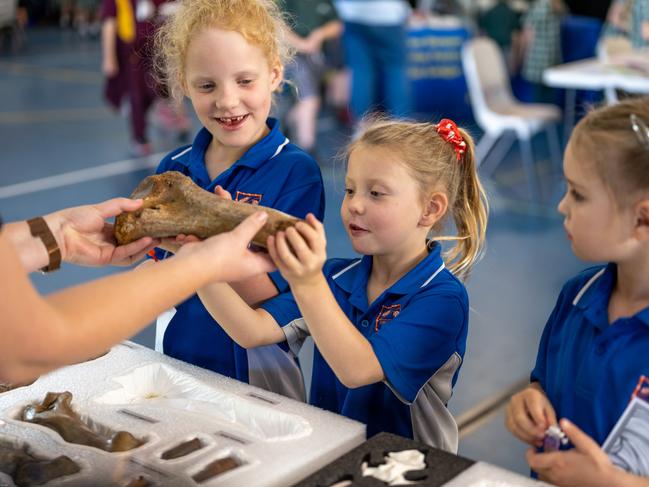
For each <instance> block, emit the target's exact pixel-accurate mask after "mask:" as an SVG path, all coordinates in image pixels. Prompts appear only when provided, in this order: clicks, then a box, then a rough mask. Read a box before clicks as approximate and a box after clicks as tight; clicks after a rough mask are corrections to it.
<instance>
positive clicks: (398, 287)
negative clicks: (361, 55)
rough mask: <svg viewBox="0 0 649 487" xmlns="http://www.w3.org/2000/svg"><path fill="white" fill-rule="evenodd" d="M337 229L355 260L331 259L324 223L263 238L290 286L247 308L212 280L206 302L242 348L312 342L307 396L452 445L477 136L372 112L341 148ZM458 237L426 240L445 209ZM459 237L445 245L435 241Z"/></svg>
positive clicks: (473, 235) (478, 217)
mask: <svg viewBox="0 0 649 487" xmlns="http://www.w3.org/2000/svg"><path fill="white" fill-rule="evenodd" d="M347 155H348V167H347V176H346V183H345V185H346V196H345V199H344V201H343V205H342V208H341V216H342V220H343V223H344V225H345V229H346V230H347V233H348V235H349V238H350V239H351V242H352V245H353V247H354V249H355V250H356V251H357V252H358V253H359V254H362V255H363V257H362V258H360V259H330V260H326V252H325V234H324V231H323V227H322V224H321V223H320V222H319V221H318V220H317V219H316V218H315V217H314V216H313V215H309V216H308V217H307V219H306V222H301V223H298V224H297V225H296V226H295V228H291V229H289V230H287V231H286V232H285V233H282V232H280V233H279V234H277V236H276V237H275V238H271V239H269V240H268V248H269V253H270V255H271V257H272V258H273V260H274V262H275V264H276V265H277V267H278V268H279V270H280V271H281V272H282V275H283V276H284V277H285V278H286V280H287V281H288V282H289V284H290V287H291V292H289V293H285V294H282V295H280V296H278V297H276V298H274V299H273V300H270V301H268V302H266V303H264V304H263V305H262V308H261V309H256V310H255V309H252V308H251V307H250V306H248V305H246V303H245V302H244V301H243V300H242V299H241V298H239V297H238V296H237V294H236V293H235V292H234V291H232V289H231V288H229V287H228V285H227V284H225V285H223V286H218V285H215V286H211V285H210V286H208V287H206V288H203V289H202V290H201V291H200V292H201V293H203V294H210V295H211V296H212V297H213V302H214V303H215V306H214V307H213V308H212V307H209V306H208V309H209V310H210V312H212V314H213V316H215V317H216V318H217V319H218V321H219V322H220V323H221V324H222V326H223V327H224V328H225V329H226V330H227V331H228V333H229V334H230V336H232V337H233V338H234V340H235V341H237V343H239V344H241V345H242V346H244V347H246V348H252V347H257V346H260V345H266V344H269V343H278V342H284V341H286V342H287V343H288V345H289V347H290V348H291V350H293V351H294V352H297V351H298V350H299V348H300V346H301V344H302V343H303V341H304V339H305V338H306V336H307V335H311V336H312V337H313V339H314V341H315V344H316V350H315V356H314V364H313V377H312V386H311V393H310V402H311V403H312V404H313V405H316V406H319V407H322V408H325V409H328V410H330V411H334V412H336V413H340V414H343V415H345V416H348V417H350V418H353V419H356V420H358V421H362V422H364V423H366V424H367V433H368V435H373V434H375V433H377V432H380V431H389V432H392V433H397V434H400V435H403V436H408V437H411V438H415V439H417V440H420V441H424V442H426V443H428V444H431V445H435V446H437V447H440V448H444V449H446V450H450V451H456V450H457V444H458V431H457V425H456V423H455V421H454V419H453V417H452V416H451V414H450V412H449V411H448V410H447V408H446V404H447V402H448V400H449V399H450V397H451V392H452V388H453V385H454V384H455V381H456V379H457V375H458V371H459V368H460V365H461V363H462V360H463V356H464V350H465V345H466V338H467V327H468V315H469V304H468V297H467V293H466V290H465V288H464V285H463V284H462V282H461V281H460V280H459V278H463V277H465V276H466V275H467V274H468V273H469V271H470V269H471V266H472V265H473V263H474V262H475V261H476V260H477V258H478V256H479V254H480V251H481V249H482V246H483V243H484V236H485V229H486V224H487V206H486V200H485V196H484V192H483V189H482V186H481V184H480V181H479V180H478V175H477V172H476V165H475V160H474V155H473V143H472V142H471V140H470V138H469V137H468V135H467V134H466V132H465V131H464V130H462V129H459V128H457V126H456V125H455V124H454V123H453V122H451V121H450V120H442V121H441V122H440V123H439V124H437V125H435V124H430V123H409V122H399V121H389V120H376V121H373V122H371V123H370V124H369V125H368V126H367V127H365V128H364V129H363V130H362V131H361V132H360V134H358V135H357V137H356V138H355V139H354V141H353V142H352V143H351V145H350V147H349V149H348V154H347ZM449 216H450V217H452V219H453V223H454V225H455V228H457V235H456V236H452V237H451V236H447V237H439V238H437V239H435V238H432V239H431V234H432V233H439V232H440V231H441V230H442V228H443V224H444V223H445V220H446V219H447V218H446V217H449ZM441 240H452V241H453V244H452V245H450V248H448V250H447V251H446V252H444V253H442V249H441V245H440V241H441Z"/></svg>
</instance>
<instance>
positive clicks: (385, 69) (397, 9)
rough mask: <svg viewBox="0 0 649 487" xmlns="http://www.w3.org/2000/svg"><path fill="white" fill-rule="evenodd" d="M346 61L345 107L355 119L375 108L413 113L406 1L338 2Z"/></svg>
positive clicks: (367, 0) (392, 112)
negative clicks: (348, 78)
mask: <svg viewBox="0 0 649 487" xmlns="http://www.w3.org/2000/svg"><path fill="white" fill-rule="evenodd" d="M335 6H336V10H337V12H338V15H339V17H340V19H341V20H342V21H343V22H344V26H343V49H344V52H345V62H346V63H347V68H348V69H349V71H350V75H351V92H350V101H349V103H350V109H351V114H352V116H353V117H354V118H355V119H356V120H358V119H360V118H362V117H363V116H364V115H365V114H366V113H368V112H371V111H375V110H378V109H383V110H385V111H386V112H387V113H388V114H390V115H392V116H398V117H401V116H407V115H409V114H410V113H411V111H412V100H411V90H410V83H409V80H408V73H407V61H408V50H407V44H406V38H407V21H408V18H409V16H410V12H411V8H410V5H409V4H408V2H406V1H405V0H380V1H375V0H337V1H335Z"/></svg>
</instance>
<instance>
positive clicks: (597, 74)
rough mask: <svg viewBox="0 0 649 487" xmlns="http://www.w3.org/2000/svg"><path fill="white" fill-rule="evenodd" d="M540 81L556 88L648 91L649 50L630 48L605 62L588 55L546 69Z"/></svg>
mask: <svg viewBox="0 0 649 487" xmlns="http://www.w3.org/2000/svg"><path fill="white" fill-rule="evenodd" d="M543 81H544V82H545V83H546V84H547V85H548V86H552V87H555V88H569V89H584V90H603V89H606V88H619V89H623V90H626V91H629V92H632V93H649V51H646V50H645V51H633V52H631V53H628V54H624V55H620V56H617V57H615V58H612V59H611V60H610V61H608V62H604V61H601V60H599V59H597V58H589V59H583V60H581V61H575V62H572V63H566V64H560V65H558V66H553V67H551V68H548V69H546V70H545V71H544V72H543Z"/></svg>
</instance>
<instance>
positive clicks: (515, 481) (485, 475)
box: [443, 462, 551, 487]
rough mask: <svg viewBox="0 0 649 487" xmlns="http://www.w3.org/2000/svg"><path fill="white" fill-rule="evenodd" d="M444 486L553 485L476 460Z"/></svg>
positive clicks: (503, 486) (544, 486)
mask: <svg viewBox="0 0 649 487" xmlns="http://www.w3.org/2000/svg"><path fill="white" fill-rule="evenodd" d="M443 487H551V486H550V484H546V483H545V482H539V481H537V480H534V479H531V478H529V477H523V476H522V475H519V474H517V473H514V472H510V471H509V470H505V469H504V468H501V467H498V466H496V465H492V464H490V463H485V462H476V463H474V464H473V465H472V466H470V467H469V468H467V469H466V470H465V471H464V472H462V473H461V474H460V475H458V476H457V477H455V478H453V479H452V480H450V481H449V482H446V483H445V484H444V486H443Z"/></svg>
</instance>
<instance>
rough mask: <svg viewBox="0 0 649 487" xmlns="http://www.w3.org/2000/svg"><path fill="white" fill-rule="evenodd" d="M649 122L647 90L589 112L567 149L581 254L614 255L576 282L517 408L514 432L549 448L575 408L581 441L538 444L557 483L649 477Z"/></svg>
mask: <svg viewBox="0 0 649 487" xmlns="http://www.w3.org/2000/svg"><path fill="white" fill-rule="evenodd" d="M648 124H649V100H647V99H634V100H628V101H625V102H622V103H619V104H617V105H612V106H608V107H605V108H602V109H599V110H595V111H593V112H591V113H590V114H588V115H587V116H586V117H585V118H584V119H582V120H581V122H580V123H579V124H578V125H577V126H576V127H575V130H574V132H573V135H572V137H571V139H570V141H569V143H568V147H567V149H566V154H565V159H564V163H563V170H564V174H565V177H566V181H567V183H568V189H567V192H566V195H565V196H564V198H563V199H562V200H561V203H559V211H560V212H561V213H562V214H563V215H564V218H565V219H564V226H565V229H566V232H567V234H568V239H569V240H570V242H571V245H572V249H573V251H574V253H575V254H576V255H577V256H578V257H579V258H581V259H585V260H590V261H594V262H608V264H606V265H603V266H597V267H592V268H590V269H587V270H585V271H584V272H582V273H581V274H580V275H578V276H577V277H575V278H573V279H572V280H570V281H568V283H567V284H566V285H565V286H564V288H563V290H562V291H561V294H560V295H559V300H558V301H557V304H556V306H555V308H554V311H553V312H552V314H551V315H550V318H549V320H548V323H547V324H546V326H545V330H544V331H543V336H542V338H541V344H540V346H539V353H538V356H537V359H536V366H535V368H534V370H533V371H532V376H531V384H530V386H529V387H527V389H525V390H524V391H522V392H520V393H518V394H516V395H515V396H514V397H513V398H512V399H511V402H510V404H509V408H508V411H507V426H508V428H509V429H510V430H511V432H512V433H513V434H514V435H515V436H517V437H518V438H520V439H521V440H523V441H525V442H527V443H529V444H530V445H533V446H537V447H539V446H541V445H542V444H543V439H544V434H545V431H546V429H547V428H548V427H549V426H551V425H556V424H557V419H558V418H565V419H563V420H562V421H561V422H560V426H561V427H562V428H563V430H564V432H565V433H566V435H567V437H568V438H569V439H570V440H571V442H572V444H573V445H574V447H575V448H574V449H571V450H569V451H567V452H564V451H560V452H554V453H537V452H535V450H533V449H531V450H529V451H528V454H527V459H528V462H529V464H530V466H531V467H532V469H533V470H535V471H536V472H538V473H539V474H540V475H541V476H542V477H543V478H545V479H547V480H549V481H550V482H552V483H553V484H558V485H589V486H596V485H606V486H610V485H645V486H647V485H649V479H647V478H645V479H641V478H640V477H634V476H633V475H632V474H631V473H633V474H638V475H641V476H645V477H649V462H647V453H646V447H647V445H648V444H649V404H647V403H645V402H644V401H646V400H649V278H648V276H649V127H648ZM635 397H637V398H641V399H642V400H643V402H641V403H637V401H636V400H634V398H635ZM632 400H633V401H632ZM627 407H629V408H632V409H629V413H628V414H627V415H626V416H625V420H624V421H623V423H624V424H625V425H626V426H625V427H623V428H621V429H619V430H617V432H615V433H614V434H613V436H612V438H611V440H614V439H615V438H617V439H618V440H620V441H617V440H616V441H611V444H615V443H617V444H619V445H621V448H620V449H619V450H618V451H615V450H616V449H615V448H611V449H609V448H608V447H607V450H606V451H604V450H603V449H602V448H600V445H603V444H604V442H605V441H606V440H607V438H608V437H609V434H611V432H612V430H613V429H614V427H615V426H616V423H618V421H619V420H620V418H621V416H622V415H623V413H624V412H625V409H626V408H627ZM636 408H637V409H636ZM634 411H636V412H635V413H634ZM641 411H644V412H642V413H641V414H638V412H641ZM643 417H644V420H643ZM638 424H639V426H638ZM608 444H609V442H608V441H607V445H608ZM643 449H644V451H645V453H642V454H641V455H640V456H637V454H638V452H642V451H643ZM633 452H635V453H633ZM607 454H608V455H607ZM634 457H635V459H634ZM643 457H644V459H642V458H643ZM615 466H618V467H621V468H615Z"/></svg>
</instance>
